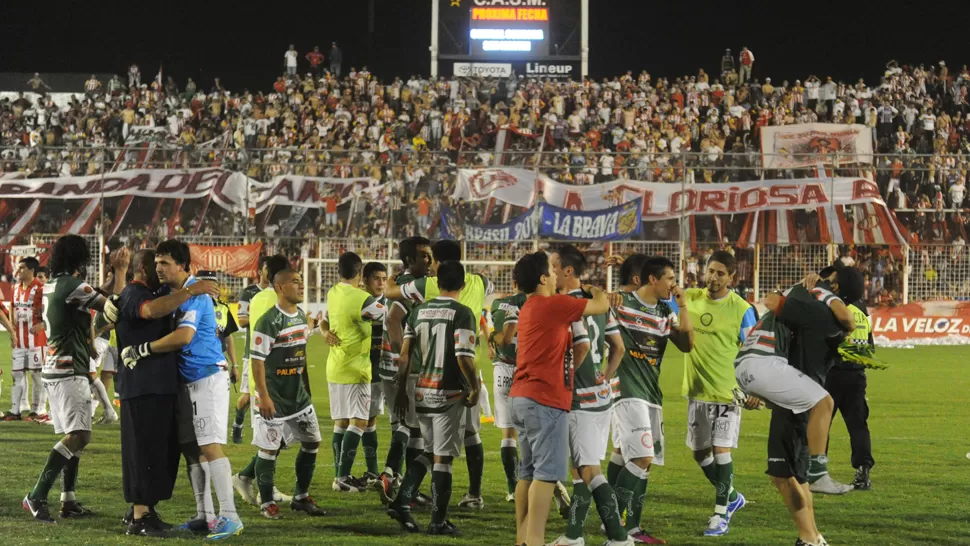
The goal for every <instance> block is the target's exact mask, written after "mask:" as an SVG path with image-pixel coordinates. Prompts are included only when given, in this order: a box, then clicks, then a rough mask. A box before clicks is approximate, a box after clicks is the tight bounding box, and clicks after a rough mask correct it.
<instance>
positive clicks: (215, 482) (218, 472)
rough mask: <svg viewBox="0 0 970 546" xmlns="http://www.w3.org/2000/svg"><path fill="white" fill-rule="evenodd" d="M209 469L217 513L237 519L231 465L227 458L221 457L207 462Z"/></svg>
mask: <svg viewBox="0 0 970 546" xmlns="http://www.w3.org/2000/svg"><path fill="white" fill-rule="evenodd" d="M209 470H210V472H211V473H212V486H213V487H215V490H216V498H217V499H219V515H220V516H225V517H227V518H229V519H232V520H239V515H238V514H237V513H236V499H235V498H234V497H233V495H234V493H233V489H232V465H230V464H229V459H227V458H226V457H223V458H221V459H216V460H214V461H210V462H209Z"/></svg>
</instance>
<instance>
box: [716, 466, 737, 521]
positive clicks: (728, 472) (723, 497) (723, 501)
mask: <svg viewBox="0 0 970 546" xmlns="http://www.w3.org/2000/svg"><path fill="white" fill-rule="evenodd" d="M714 458H715V460H716V461H717V462H716V463H715V464H714V467H715V474H716V475H717V486H716V487H717V493H716V495H715V497H714V513H715V514H720V515H722V516H723V515H725V514H727V505H728V502H729V498H730V496H731V488H732V485H731V484H732V483H734V462H732V460H731V454H730V453H724V454H719V455H715V456H714Z"/></svg>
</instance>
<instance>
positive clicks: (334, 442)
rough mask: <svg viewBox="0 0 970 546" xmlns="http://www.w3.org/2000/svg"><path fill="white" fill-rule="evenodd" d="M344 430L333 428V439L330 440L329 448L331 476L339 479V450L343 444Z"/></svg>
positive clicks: (345, 430) (345, 431)
mask: <svg viewBox="0 0 970 546" xmlns="http://www.w3.org/2000/svg"><path fill="white" fill-rule="evenodd" d="M346 433H347V429H345V428H337V427H333V439H331V440H330V447H332V448H333V474H334V476H336V477H338V478H340V477H341V476H340V450H341V447H342V446H343V444H344V434H346Z"/></svg>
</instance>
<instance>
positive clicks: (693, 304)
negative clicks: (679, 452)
mask: <svg viewBox="0 0 970 546" xmlns="http://www.w3.org/2000/svg"><path fill="white" fill-rule="evenodd" d="M736 268H737V261H736V260H735V259H734V256H732V255H731V253H729V252H725V251H723V250H722V251H718V252H715V253H714V254H712V255H711V257H710V259H709V260H708V262H707V267H706V269H705V270H704V276H705V282H706V284H707V288H690V289H688V290H686V296H687V301H688V302H689V304H688V305H689V308H690V322H691V326H693V328H694V349H693V350H692V351H691V352H690V353H689V354H688V355H687V359H688V360H687V365H686V366H684V386H683V393H684V396H686V397H687V400H688V402H687V447H688V448H690V449H691V451H693V452H694V460H695V461H697V464H699V465H700V467H701V470H703V471H704V475H705V476H707V479H708V481H710V482H711V484H713V485H714V490H715V500H714V515H713V516H711V518H710V520H709V521H708V526H707V529H705V530H704V535H705V536H719V535H723V534H726V533H727V532H728V523H729V522H730V520H731V516H733V515H734V513H735V512H736V511H738V510H739V509H741V508H742V507H743V506H744V503H745V500H744V495H741V494H740V493H738V492H737V491H736V490H735V489H734V463H733V461H732V459H731V450H732V449H736V448H737V447H738V435H739V433H740V430H741V406H740V404H738V403H737V402H736V401H735V398H736V397H735V392H736V391H737V389H738V382H737V379H735V377H734V359H735V358H737V356H738V349H739V347H740V344H741V343H742V342H743V341H744V339H745V337H746V336H747V334H748V332H750V331H751V328H752V327H753V326H754V325H755V323H756V322H757V321H758V317H757V313H755V310H754V307H752V306H751V304H750V303H748V302H747V301H745V300H744V298H742V297H741V296H739V295H738V294H737V293H735V292H733V291H732V290H731V289H730V286H731V283H732V282H733V280H734V273H735V271H736ZM751 403H752V406H753V405H754V404H757V401H754V400H752V402H751Z"/></svg>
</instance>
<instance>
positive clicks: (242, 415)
mask: <svg viewBox="0 0 970 546" xmlns="http://www.w3.org/2000/svg"><path fill="white" fill-rule="evenodd" d="M247 411H249V408H243V409H239V408H236V420H235V421H233V423H234V424H235V425H236V426H237V427H241V426H242V425H243V421H245V420H246V412H247Z"/></svg>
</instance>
